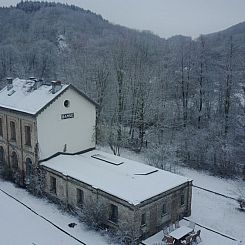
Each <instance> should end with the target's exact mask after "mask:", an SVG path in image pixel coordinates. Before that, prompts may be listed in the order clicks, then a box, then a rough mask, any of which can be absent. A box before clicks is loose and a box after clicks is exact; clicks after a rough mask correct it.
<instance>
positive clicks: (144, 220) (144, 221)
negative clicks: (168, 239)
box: [141, 213, 146, 226]
mask: <svg viewBox="0 0 245 245" xmlns="http://www.w3.org/2000/svg"><path fill="white" fill-rule="evenodd" d="M145 224H146V214H145V213H143V214H142V215H141V225H142V226H143V225H145Z"/></svg>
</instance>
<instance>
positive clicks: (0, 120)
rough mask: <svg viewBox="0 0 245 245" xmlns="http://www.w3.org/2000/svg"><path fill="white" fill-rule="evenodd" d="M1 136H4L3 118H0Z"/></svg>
mask: <svg viewBox="0 0 245 245" xmlns="http://www.w3.org/2000/svg"><path fill="white" fill-rule="evenodd" d="M0 136H3V119H2V118H0Z"/></svg>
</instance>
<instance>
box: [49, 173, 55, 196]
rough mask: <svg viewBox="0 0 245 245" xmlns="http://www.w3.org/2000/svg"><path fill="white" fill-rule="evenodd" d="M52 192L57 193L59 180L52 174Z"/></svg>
mask: <svg viewBox="0 0 245 245" xmlns="http://www.w3.org/2000/svg"><path fill="white" fill-rule="evenodd" d="M50 192H51V193H52V194H55V195H57V180H56V178H55V177H54V176H50Z"/></svg>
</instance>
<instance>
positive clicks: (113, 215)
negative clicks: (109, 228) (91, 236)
mask: <svg viewBox="0 0 245 245" xmlns="http://www.w3.org/2000/svg"><path fill="white" fill-rule="evenodd" d="M109 220H111V221H112V222H114V223H117V221H118V207H117V206H116V205H113V204H111V206H110V216H109Z"/></svg>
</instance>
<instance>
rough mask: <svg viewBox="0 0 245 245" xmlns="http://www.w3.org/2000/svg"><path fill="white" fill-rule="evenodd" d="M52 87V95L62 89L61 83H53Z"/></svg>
mask: <svg viewBox="0 0 245 245" xmlns="http://www.w3.org/2000/svg"><path fill="white" fill-rule="evenodd" d="M51 85H52V94H55V93H56V92H58V91H59V90H61V88H62V85H61V81H52V82H51Z"/></svg>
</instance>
